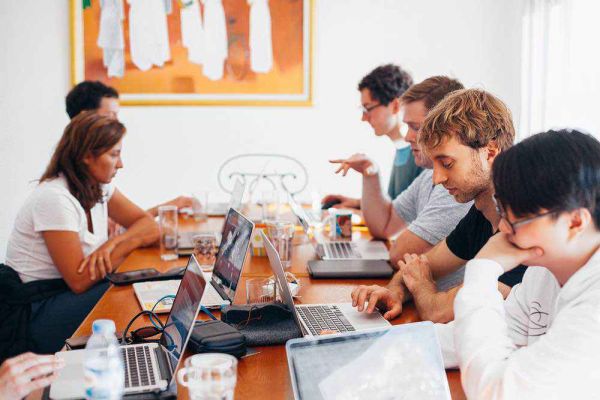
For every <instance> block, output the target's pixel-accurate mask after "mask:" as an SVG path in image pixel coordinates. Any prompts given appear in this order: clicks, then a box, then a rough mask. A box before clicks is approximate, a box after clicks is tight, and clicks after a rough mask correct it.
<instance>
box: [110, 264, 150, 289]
mask: <svg viewBox="0 0 600 400" xmlns="http://www.w3.org/2000/svg"><path fill="white" fill-rule="evenodd" d="M159 275H160V272H158V271H157V270H156V269H154V268H146V269H138V270H135V271H127V272H116V273H114V274H108V275H106V277H107V278H108V280H109V281H111V282H112V283H114V284H115V285H126V284H129V283H134V282H142V281H148V280H152V278H156V277H158V276H159Z"/></svg>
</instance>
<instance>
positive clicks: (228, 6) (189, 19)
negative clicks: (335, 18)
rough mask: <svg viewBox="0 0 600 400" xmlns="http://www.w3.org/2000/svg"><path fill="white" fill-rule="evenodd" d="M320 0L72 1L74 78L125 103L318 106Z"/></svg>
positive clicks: (77, 81)
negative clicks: (98, 85) (107, 89)
mask: <svg viewBox="0 0 600 400" xmlns="http://www.w3.org/2000/svg"><path fill="white" fill-rule="evenodd" d="M314 1H315V0H71V5H70V6H71V16H70V20H71V77H72V84H73V85H75V84H77V83H79V82H81V81H83V80H98V81H101V82H103V83H105V84H107V85H110V86H112V87H114V88H115V89H117V90H118V91H119V94H120V98H121V103H122V104H124V105H251V106H310V105H312V73H313V70H312V65H313V59H312V57H313V55H312V47H313V23H314V3H313V2H314Z"/></svg>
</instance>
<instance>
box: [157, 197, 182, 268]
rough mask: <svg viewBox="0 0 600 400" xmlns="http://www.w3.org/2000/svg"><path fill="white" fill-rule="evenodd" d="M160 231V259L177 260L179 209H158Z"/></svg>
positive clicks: (172, 207) (164, 207) (162, 207)
mask: <svg viewBox="0 0 600 400" xmlns="http://www.w3.org/2000/svg"><path fill="white" fill-rule="evenodd" d="M158 225H159V229H160V258H161V259H162V260H163V261H172V260H176V259H177V257H178V255H177V207H176V206H160V207H158Z"/></svg>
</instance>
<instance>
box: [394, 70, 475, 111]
mask: <svg viewBox="0 0 600 400" xmlns="http://www.w3.org/2000/svg"><path fill="white" fill-rule="evenodd" d="M464 88H465V87H464V86H463V84H462V83H460V82H459V81H458V80H456V79H452V78H449V77H447V76H442V75H440V76H432V77H431V78H427V79H425V80H424V81H423V82H419V83H416V84H414V85H412V86H411V87H410V88H408V90H407V91H406V92H404V94H403V95H402V102H404V103H414V102H415V101H420V100H423V103H424V104H425V109H426V110H427V111H430V110H431V109H432V108H433V107H435V106H436V105H437V104H438V103H439V102H440V101H442V99H443V98H444V97H446V96H447V95H448V94H450V93H452V92H454V91H456V90H460V89H464Z"/></svg>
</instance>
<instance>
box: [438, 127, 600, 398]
mask: <svg viewBox="0 0 600 400" xmlns="http://www.w3.org/2000/svg"><path fill="white" fill-rule="evenodd" d="M492 174H493V181H494V186H495V194H496V201H497V205H498V212H499V214H500V216H501V220H500V224H499V229H500V232H499V233H497V234H496V235H494V236H493V237H492V238H491V239H490V240H489V241H488V242H487V244H486V245H485V246H484V247H483V248H482V249H481V250H480V251H479V253H478V254H477V255H476V256H475V258H474V259H473V260H471V261H469V262H468V263H467V267H466V273H465V279H464V286H463V288H462V289H460V291H459V292H458V295H457V296H456V300H455V302H454V314H455V321H454V322H452V323H449V324H446V325H442V324H436V329H437V331H438V336H439V338H440V341H441V344H442V350H443V354H444V362H445V365H446V367H447V368H452V367H457V366H458V367H460V370H461V380H462V384H463V388H464V390H465V393H466V395H467V397H469V398H474V399H476V398H477V399H478V398H486V399H516V398H523V399H555V398H592V397H596V396H597V393H598V386H597V383H598V378H600V363H598V360H599V359H600V340H599V339H598V338H599V337H600V251H599V249H600V142H598V140H596V139H595V138H593V137H592V136H590V135H587V134H584V133H581V132H578V131H571V130H560V131H548V132H544V133H540V134H537V135H534V136H532V137H530V138H528V139H525V140H524V141H522V142H521V143H519V144H517V145H515V146H514V147H512V148H510V149H508V150H507V151H505V152H503V153H502V154H500V155H499V156H498V157H497V158H496V160H495V162H494V165H493V168H492ZM519 264H524V265H529V266H535V267H530V268H528V269H527V271H526V272H525V275H524V277H523V282H522V283H520V284H518V285H516V286H515V287H513V289H512V291H511V292H510V295H509V296H508V298H507V299H506V301H503V300H502V296H501V294H500V293H499V292H498V288H497V279H498V276H499V275H500V274H502V273H504V272H505V271H509V270H511V269H512V268H515V267H516V266H517V265H519Z"/></svg>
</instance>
